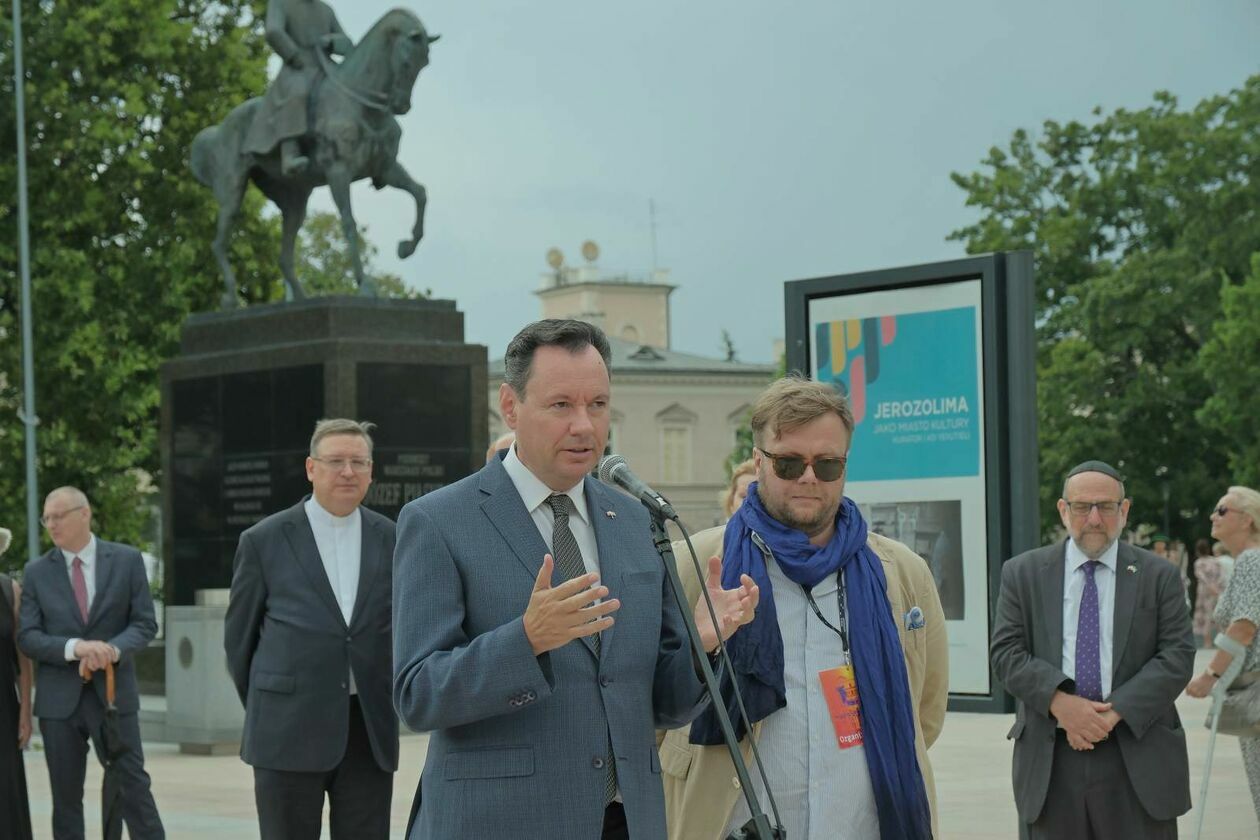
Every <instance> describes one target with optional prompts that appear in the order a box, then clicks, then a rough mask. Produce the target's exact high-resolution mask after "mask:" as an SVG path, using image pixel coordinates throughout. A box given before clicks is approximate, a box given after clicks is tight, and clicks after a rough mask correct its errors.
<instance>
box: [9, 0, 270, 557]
mask: <svg viewBox="0 0 1260 840" xmlns="http://www.w3.org/2000/svg"><path fill="white" fill-rule="evenodd" d="M263 6H264V4H263V2H262V0H94V2H91V3H65V2H47V0H23V2H22V13H23V30H24V32H23V34H24V36H25V38H24V48H25V66H26V78H25V86H24V91H25V95H26V104H27V132H26V136H27V143H28V153H29V173H30V201H31V205H30V207H31V215H30V219H31V245H32V265H31V276H32V282H33V285H34V293H33V295H32V305H33V308H34V313H35V366H36V391H35V392H36V397H37V411H38V415H39V418H40V426H39V438H38V439H39V452H38V457H39V470H38V472H39V482H40V489H41V491H44V492H46V491H47V490H49V489H50V488H52V487H55V486H58V485H61V484H74V485H77V486H79V487H81V488H83V490H85V491H86V492H87V493H88V495H89V496H90V497H91V499H92V501H93V506H94V508H95V511H96V513H97V516H98V528H99V530H100V531H101V533H102V534H103V535H106V536H108V537H110V538H114V539H125V540H134V541H140V542H142V543H143V540H142V537H143V532H144V520H145V518H146V517H147V516H148V515H149V513H148V511H149V503H150V501H151V498H152V493H153V490H152V484H151V483H150V479H151V478H152V477H155V476H157V473H158V468H159V457H158V447H157V429H158V400H159V397H158V377H157V368H158V365H159V364H160V363H161V362H162V361H163V360H164V359H166V358H169V357H170V356H171V355H173V354H174V352H175V351H176V349H177V345H178V339H179V328H180V324H181V323H182V322H183V321H184V319H185V318H186V317H187V316H188V314H189V313H191V312H195V311H199V310H207V309H212V308H214V307H215V306H216V305H217V300H218V297H219V294H220V289H221V285H220V283H221V281H220V278H219V273H218V270H217V268H216V267H215V264H214V261H213V259H212V257H211V254H210V246H209V243H210V238H211V236H212V231H213V229H214V219H215V214H216V207H215V204H214V200H213V197H212V195H211V194H210V192H209V191H208V190H206V189H205V188H204V187H202V186H201V185H200V184H197V183H196V182H195V181H194V180H193V179H192V177H191V175H190V174H189V172H188V167H187V157H188V148H189V145H190V144H191V142H192V139H193V137H194V135H195V134H196V133H197V132H198V131H199V130H200V129H202V128H203V127H205V126H208V125H211V124H213V123H216V122H218V121H219V120H221V119H222V118H223V117H224V116H225V115H226V113H227V110H228V109H229V108H231V107H232V106H234V105H235V104H236V103H238V102H241V101H243V100H244V99H246V98H247V97H249V96H252V95H256V94H258V93H260V92H261V91H262V90H263V89H264V87H265V85H266V73H265V68H266V60H267V56H268V54H269V50H268V48H267V46H266V44H265V43H264V41H263V38H262V25H261V19H260V15H261V13H262V10H263ZM0 77H2V80H0V92H2V94H3V99H4V101H5V102H6V103H12V102H13V93H14V91H13V87H12V78H13V27H12V20H11V18H10V17H9V16H8V15H5V16H4V19H3V21H2V22H0ZM15 134H16V128H15V124H14V113H13V108H12V106H11V104H10V105H9V106H6V107H5V108H3V109H0V138H3V139H2V140H0V142H2V143H4V144H6V145H5V146H4V148H6V149H9V150H10V151H9V153H8V154H5V155H3V156H0V193H3V195H5V196H8V197H10V199H9V200H7V201H5V202H4V203H3V205H2V206H0V216H2V217H3V225H2V226H3V231H4V233H3V234H2V235H0V336H3V340H0V417H3V418H4V419H3V421H0V463H3V464H5V466H6V469H4V470H0V522H3V523H4V524H5V525H6V526H8V527H10V528H12V529H13V531H14V542H15V545H14V546H13V548H12V549H11V550H10V551H9V553H8V554H7V555H6V556H5V558H4V561H7V563H8V564H9V565H11V566H12V565H18V564H20V563H21V562H22V560H23V559H24V558H25V555H26V540H27V538H28V535H27V534H26V529H25V514H24V511H25V504H24V500H25V485H24V480H23V479H24V475H23V470H22V468H21V464H22V463H23V461H24V456H23V429H22V427H21V425H20V424H19V423H18V421H17V420H16V419H15V418H16V416H17V411H18V408H19V407H20V405H21V400H22V394H21V388H22V377H21V345H20V342H19V341H17V336H18V335H19V334H20V333H19V322H18V318H19V304H20V301H19V298H18V295H19V293H20V288H19V278H18V255H17V224H16V212H15V208H16V202H15V201H13V200H12V197H13V196H15V195H16V191H17V182H16V161H15V154H14V151H13V149H14V145H13V144H14V142H15V141H14V137H15ZM261 206H262V200H261V197H260V196H259V194H258V193H257V192H256V191H253V190H251V193H250V197H249V199H248V201H247V204H246V207H245V209H244V211H243V212H242V214H241V220H240V224H239V227H238V233H237V235H236V236H235V238H234V239H233V243H232V251H233V262H234V264H235V266H236V268H237V271H238V278H239V281H240V284H241V289H242V294H243V295H244V297H245V298H246V299H248V300H272V299H276V298H277V297H278V296H279V295H280V294H281V286H280V284H279V271H278V269H276V268H275V267H274V264H275V260H276V258H275V254H276V253H277V248H278V225H277V224H276V222H275V221H274V220H270V219H264V218H263V217H262V216H261V215H260V208H261ZM159 478H160V477H159Z"/></svg>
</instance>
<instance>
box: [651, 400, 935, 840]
mask: <svg viewBox="0 0 1260 840" xmlns="http://www.w3.org/2000/svg"><path fill="white" fill-rule="evenodd" d="M751 423H752V432H753V441H754V444H755V447H756V448H755V449H754V450H753V462H754V465H755V468H756V476H757V480H756V482H755V483H754V484H752V485H751V486H750V487H749V488H748V495H747V498H746V499H745V500H744V503H743V505H742V506H741V507H740V508H739V509H737V510H736V511H735V514H734V515H733V516H732V518H731V520H730V522H728V523H727V525H726V526H725V528H714V529H711V530H708V531H705V532H703V533H701V534H698V535H697V536H696V537H695V539H694V543H695V546H696V551H697V553H698V555H699V557H700V559H701V560H704V559H706V558H708V557H710V556H719V557H720V558H721V562H722V582H723V583H722V585H723V586H729V585H730V584H729V583H728V581H730V580H738V579H739V578H740V576H741V575H748V576H750V577H751V578H752V579H753V580H754V581H755V582H756V583H757V585H758V586H759V588H760V593H761V602H760V608H759V609H758V611H757V615H756V616H755V617H754V619H753V621H752V622H751V623H750V624H748V625H746V626H744V627H741V628H740V629H739V630H737V631H736V632H735V634H734V635H733V636H731V639H730V641H728V642H727V649H728V651H729V653H730V656H731V661H732V665H733V674H734V679H735V681H736V683H737V684H738V685H739V687H740V690H741V693H742V695H743V698H744V702H745V704H746V706H747V709H748V714H749V719H750V721H751V723H752V737H753V739H754V740H755V741H756V742H757V745H758V749H759V750H760V753H761V758H762V761H763V762H764V764H765V768H766V773H767V778H768V779H769V782H770V789H771V792H772V793H773V795H774V798H775V800H776V803H777V805H778V811H779V815H780V817H781V819H782V825H783V827H784V829H785V830H786V832H787V836H788V837H791V838H799V840H821V838H836V837H842V838H846V840H850V839H852V840H878V838H880V837H898V838H909V840H919V839H920V838H921V839H922V840H926V839H927V838H929V837H931V836H933V833H934V832H933V823H934V817H933V812H934V810H935V809H934V805H933V799H934V785H933V781H932V770H931V766H930V764H929V763H928V759H927V748H928V747H929V746H930V745H931V744H932V743H933V741H935V740H936V737H937V735H939V734H940V731H941V726H942V724H943V722H944V719H945V703H946V696H947V692H948V682H949V679H948V668H949V665H948V663H949V654H948V646H947V642H946V638H945V617H944V614H943V611H942V609H941V603H940V599H939V598H938V596H937V592H936V587H935V584H934V583H933V580H932V573H931V571H930V570H929V569H928V567H927V564H926V563H925V562H924V561H923V560H922V559H921V558H920V557H918V556H917V555H915V554H914V553H913V552H912V551H910V549H908V548H907V547H906V546H904V545H901V544H900V543H897V542H894V541H893V540H890V539H886V538H884V537H882V536H879V535H878V534H874V533H870V532H868V531H867V527H866V523H865V522H864V521H863V519H862V516H861V514H860V513H859V512H858V508H857V505H856V504H855V503H854V502H853V500H852V499H849V498H847V497H845V495H844V476H845V464H846V461H847V458H848V454H849V444H850V441H851V439H852V436H853V414H852V411H851V410H850V408H849V405H848V402H847V401H846V400H845V398H844V397H843V396H841V395H840V394H838V393H837V392H836V391H835V390H834V389H833V388H832V387H831V386H829V385H825V384H822V383H818V382H811V381H807V380H804V379H800V378H796V377H787V378H784V379H781V380H779V381H778V382H776V383H774V384H773V385H771V386H770V388H769V389H768V390H767V391H766V392H765V393H763V394H762V395H761V397H759V398H758V400H757V403H756V405H754V406H753V410H752V419H751ZM674 552H675V555H676V556H677V557H678V558H679V572H680V574H681V576H682V579H683V581H684V586H685V588H686V590H687V595H688V597H689V598H690V599H691V600H692V601H693V602H694V601H695V600H697V599H698V598H699V597H700V583H699V579H698V577H697V575H696V572H695V570H694V568H693V567H692V564H691V561H690V555H689V553H688V551H687V548H686V546H685V545H683V544H676V545H675V546H674ZM868 698H871V699H870V700H869V701H868ZM725 700H726V705H727V707H728V709H730V710H731V717H732V720H733V721H735V720H738V717H739V715H738V711H737V709H736V708H735V704H734V700H733V699H732V695H731V694H730V692H729V690H728V692H727V694H726V697H725ZM736 733H737V735H738V736H739V737H740V739H741V741H742V742H743V744H744V746H745V756H748V755H749V749H750V748H749V747H748V739H747V732H746V728H745V727H744V725H743V724H742V722H740V723H737V724H736ZM660 756H661V761H660V763H661V770H662V779H663V781H664V784H665V800H666V813H667V817H668V821H669V837H670V840H719V838H725V837H727V836H728V834H730V833H731V832H733V831H735V830H737V829H739V828H742V827H743V826H744V824H745V823H746V822H747V820H748V819H749V814H748V810H747V806H746V804H745V802H744V799H743V795H742V792H741V791H740V790H739V789H738V788H737V787H736V786H734V785H732V783H731V780H732V779H733V778H734V775H735V773H734V770H733V768H732V765H731V759H730V755H729V753H728V752H727V750H726V747H725V746H724V745H723V741H722V738H721V734H720V731H719V729H718V725H717V721H716V715H715V714H714V713H713V712H712V710H706V711H705V712H704V713H702V714H701V716H700V717H699V718H697V720H696V721H695V722H694V723H693V724H692V725H691V726H690V727H687V728H683V729H677V730H673V731H671V732H668V733H666V735H665V738H664V741H663V742H662V744H661V751H660ZM753 784H754V788H755V790H756V793H757V798H758V801H759V803H760V804H761V806H762V808H763V810H765V811H766V812H767V813H770V810H769V805H768V803H767V800H766V796H765V791H764V787H763V784H762V782H761V779H760V775H759V774H758V773H757V772H756V770H755V768H754V770H753ZM772 821H773V816H772Z"/></svg>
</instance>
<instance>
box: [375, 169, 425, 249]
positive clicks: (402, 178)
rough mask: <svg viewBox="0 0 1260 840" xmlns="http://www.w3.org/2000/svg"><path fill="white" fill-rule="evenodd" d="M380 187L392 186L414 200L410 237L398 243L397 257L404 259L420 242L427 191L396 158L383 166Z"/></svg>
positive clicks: (422, 233) (422, 234) (422, 232)
mask: <svg viewBox="0 0 1260 840" xmlns="http://www.w3.org/2000/svg"><path fill="white" fill-rule="evenodd" d="M380 187H394V188H395V189H400V190H403V191H404V192H407V193H410V194H411V197H412V198H413V199H415V202H416V223H415V225H414V226H413V227H412V228H411V238H410V239H404V240H402V241H401V242H399V243H398V258H399V259H402V260H405V259H407V257H410V256H411V255H412V254H414V253H415V252H416V246H417V245H419V244H420V239H421V237H423V236H424V206H425V204H426V203H427V202H428V193H427V192H426V191H425V189H424V185H423V184H420V183H417V182H416V181H415V179H413V178H412V177H411V176H410V175H408V174H407V170H406V169H404V168H403V165H402V164H401V163H399V162H398V160H397V159H394V160H391V161H390V162H389V166H387V167H386V168H385V173H384V176H383V177H382V178H381V180H380V186H379V187H378V189H380Z"/></svg>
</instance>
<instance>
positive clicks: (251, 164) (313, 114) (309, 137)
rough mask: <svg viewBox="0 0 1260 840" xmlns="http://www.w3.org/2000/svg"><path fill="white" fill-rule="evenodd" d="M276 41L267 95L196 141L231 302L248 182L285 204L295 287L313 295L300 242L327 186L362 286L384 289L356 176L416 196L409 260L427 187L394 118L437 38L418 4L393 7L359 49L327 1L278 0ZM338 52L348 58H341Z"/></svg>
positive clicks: (273, 7)
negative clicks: (232, 244)
mask: <svg viewBox="0 0 1260 840" xmlns="http://www.w3.org/2000/svg"><path fill="white" fill-rule="evenodd" d="M266 32H267V43H269V44H270V45H271V46H272V48H273V49H274V50H275V51H276V54H277V55H279V56H280V58H281V59H283V61H284V65H283V66H282V67H281V69H280V73H279V75H277V77H276V79H275V81H273V82H272V83H271V86H270V87H269V88H268V89H267V92H266V94H265V95H264V96H262V97H257V98H254V99H250V100H249V101H247V102H245V103H243V104H241V105H238V106H237V107H236V108H234V109H233V110H232V111H231V113H229V114H228V115H227V118H226V119H225V120H223V122H221V123H220V124H219V125H215V126H211V127H209V128H206V129H203V130H202V131H201V132H200V133H199V134H198V135H197V137H196V139H194V140H193V144H192V154H191V160H190V166H191V168H192V172H193V175H194V176H196V178H197V180H198V181H200V182H201V183H203V184H205V185H206V186H207V187H209V188H210V189H212V190H214V195H215V198H216V199H217V200H218V203H219V217H218V225H217V228H216V231H215V237H214V243H213V245H212V246H211V247H212V250H213V252H214V256H215V259H216V260H217V261H218V263H219V269H220V270H221V271H222V273H223V283H224V291H223V307H224V308H225V309H230V308H233V307H236V306H239V305H240V299H239V297H238V295H237V288H236V276H235V274H233V272H232V265H231V262H230V261H229V259H228V240H229V238H230V236H231V234H232V227H233V225H234V223H235V221H236V215H237V213H238V212H239V211H240V208H241V201H242V199H243V198H244V196H245V189H246V187H248V186H249V182H250V181H253V182H254V184H256V185H257V186H258V188H259V189H260V190H262V192H263V194H264V195H266V196H267V198H269V199H271V201H272V202H274V203H275V205H276V206H277V207H279V208H280V214H281V216H282V218H283V227H282V230H283V233H282V239H281V246H280V271H281V273H282V274H283V275H284V280H285V283H286V284H287V285H288V289H289V295H290V296H291V297H292V298H293V299H295V300H296V299H300V298H302V297H304V296H305V295H304V294H303V292H302V285H301V284H300V283H299V282H298V278H297V276H296V274H295V273H294V270H293V249H294V246H295V244H296V242H297V234H298V231H299V230H300V229H301V227H302V222H303V221H304V220H305V219H306V202H307V199H308V198H310V195H311V191H312V190H314V189H315V188H316V187H320V186H325V185H327V186H328V188H329V189H330V190H331V191H332V195H333V201H334V202H336V204H337V211H338V212H339V213H340V216H341V227H342V230H343V231H344V232H345V236H346V243H347V246H348V248H349V253H350V258H351V263H352V264H353V265H354V275H355V280H356V281H357V283H358V286H359V294H361V295H368V296H372V295H375V293H376V291H375V289H374V288H373V287H372V283H371V281H370V280H369V279H367V278H365V277H364V274H363V265H362V261H361V260H360V257H359V236H358V226H357V225H356V223H355V221H354V215H353V213H352V212H351V207H350V184H352V183H353V182H355V181H360V180H363V179H365V178H371V179H372V186H374V187H375V188H376V189H378V190H380V189H384V188H385V187H395V188H397V189H400V190H405V191H407V192H408V193H410V194H411V196H412V198H413V199H414V200H415V203H416V221H415V225H414V226H413V227H412V229H411V238H410V239H405V240H403V241H402V242H399V243H398V256H399V257H400V258H403V259H405V258H406V257H409V256H411V255H412V253H414V252H415V250H416V245H417V244H418V243H419V242H420V238H421V236H423V235H424V207H425V201H426V196H425V190H424V187H423V186H422V185H420V184H418V183H416V181H414V180H413V179H412V178H411V176H410V175H408V174H407V170H405V169H404V168H403V167H402V165H401V164H400V163H399V162H398V160H397V158H398V143H399V140H400V139H401V137H402V129H400V128H399V126H398V121H397V120H396V119H395V118H394V117H395V115H397V114H405V113H407V112H408V111H410V110H411V89H412V88H413V87H414V86H415V83H416V77H417V76H418V75H419V74H420V71H421V70H422V69H424V67H426V66H427V65H428V63H429V45H430V44H432V43H433V42H434V41H436V40H437V39H438V38H439V37H440V36H438V35H429V34H428V33H427V32H426V31H425V28H424V26H423V25H422V24H421V23H420V19H419V18H417V17H416V16H415V15H414V14H412V13H411V12H409V11H407V10H405V9H394V10H392V11H390V12H387V13H386V14H385V15H384V16H383V17H382V18H381V19H380V20H379V21H377V22H376V24H375V25H374V26H373V27H372V28H371V30H369V31H368V33H367V34H366V35H364V36H363V39H362V40H361V41H360V42H359V44H358V46H355V45H354V44H353V43H352V42H351V40H350V39H349V38H348V37H347V36H346V34H345V32H343V31H342V29H341V25H340V24H339V23H338V22H337V16H336V15H335V14H333V10H332V8H331V7H329V6H328V5H327V4H326V3H323V2H321V0H269V2H268V4H267V22H266ZM330 55H339V56H343V58H342V60H341V62H340V63H337V62H334V61H333V60H332V59H331V58H330Z"/></svg>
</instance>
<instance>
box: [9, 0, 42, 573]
mask: <svg viewBox="0 0 1260 840" xmlns="http://www.w3.org/2000/svg"><path fill="white" fill-rule="evenodd" d="M13 97H14V99H15V100H16V101H17V171H18V262H19V265H20V266H21V271H22V414H21V420H22V424H23V425H24V426H26V554H27V557H28V558H29V559H31V560H34V559H36V558H37V557H39V508H38V504H39V486H38V484H37V483H36V480H35V427H36V426H37V425H39V418H38V417H36V416H35V363H34V360H33V356H34V346H33V344H34V342H33V341H32V338H31V336H32V330H31V233H30V213H29V209H28V207H27V203H26V68H25V67H24V66H23V63H22V3H21V0H13Z"/></svg>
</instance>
